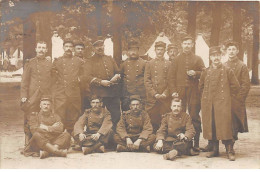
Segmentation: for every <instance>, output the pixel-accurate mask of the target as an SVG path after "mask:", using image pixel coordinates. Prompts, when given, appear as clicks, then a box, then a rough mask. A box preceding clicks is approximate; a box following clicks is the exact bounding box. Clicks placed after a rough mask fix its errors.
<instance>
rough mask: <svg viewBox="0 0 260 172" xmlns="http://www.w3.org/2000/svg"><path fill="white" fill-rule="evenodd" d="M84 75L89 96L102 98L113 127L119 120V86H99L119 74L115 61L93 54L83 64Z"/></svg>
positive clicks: (109, 57) (108, 57)
mask: <svg viewBox="0 0 260 172" xmlns="http://www.w3.org/2000/svg"><path fill="white" fill-rule="evenodd" d="M85 74H86V78H87V81H88V83H89V84H90V92H91V94H93V95H97V96H99V97H102V101H103V104H104V105H105V106H106V108H107V109H108V111H109V112H110V113H111V117H112V122H113V126H114V127H115V126H116V124H117V122H118V121H119V119H120V99H119V97H120V85H119V84H117V83H115V84H113V85H111V86H110V87H104V86H102V85H101V81H102V80H108V81H109V80H111V79H112V77H113V76H114V75H115V74H119V69H118V67H117V64H116V62H115V60H114V59H113V58H112V57H111V56H106V55H102V56H100V55H98V54H94V55H93V56H92V57H90V58H89V59H88V60H87V61H86V62H85Z"/></svg>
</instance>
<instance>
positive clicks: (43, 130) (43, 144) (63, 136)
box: [23, 96, 70, 159]
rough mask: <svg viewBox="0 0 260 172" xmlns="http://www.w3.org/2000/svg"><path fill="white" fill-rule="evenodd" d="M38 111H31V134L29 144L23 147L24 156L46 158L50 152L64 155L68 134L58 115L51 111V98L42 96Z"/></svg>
mask: <svg viewBox="0 0 260 172" xmlns="http://www.w3.org/2000/svg"><path fill="white" fill-rule="evenodd" d="M40 108H41V110H40V112H39V113H38V112H32V114H31V116H30V119H29V125H30V129H31V132H32V134H33V136H32V138H31V139H30V141H29V144H28V145H27V146H26V147H25V149H24V152H23V153H24V155H25V156H30V155H31V156H35V155H37V156H38V155H39V153H40V158H41V159H43V158H47V157H48V156H49V155H50V154H53V155H56V156H61V157H66V156H67V149H68V148H69V147H70V135H69V133H67V132H63V131H64V127H63V124H62V122H61V119H60V117H59V116H58V115H56V114H54V113H52V112H51V98H50V97H49V96H43V97H42V99H41V102H40Z"/></svg>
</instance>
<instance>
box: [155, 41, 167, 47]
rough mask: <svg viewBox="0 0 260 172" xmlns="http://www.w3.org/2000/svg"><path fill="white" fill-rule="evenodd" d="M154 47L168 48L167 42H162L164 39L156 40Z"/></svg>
mask: <svg viewBox="0 0 260 172" xmlns="http://www.w3.org/2000/svg"><path fill="white" fill-rule="evenodd" d="M154 47H155V48H156V47H163V48H166V43H164V42H162V41H158V42H155V45H154Z"/></svg>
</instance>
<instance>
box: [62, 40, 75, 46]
mask: <svg viewBox="0 0 260 172" xmlns="http://www.w3.org/2000/svg"><path fill="white" fill-rule="evenodd" d="M67 43H71V44H72V45H73V46H74V42H73V41H72V40H70V39H65V40H64V41H63V46H64V45H65V44H67Z"/></svg>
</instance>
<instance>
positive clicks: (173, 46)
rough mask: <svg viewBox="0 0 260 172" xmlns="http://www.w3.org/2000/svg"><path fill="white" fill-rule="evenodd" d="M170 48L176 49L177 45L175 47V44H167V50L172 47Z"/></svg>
mask: <svg viewBox="0 0 260 172" xmlns="http://www.w3.org/2000/svg"><path fill="white" fill-rule="evenodd" d="M172 48H175V49H178V47H177V46H176V45H173V44H169V45H168V46H167V51H169V50H170V49H172Z"/></svg>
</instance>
